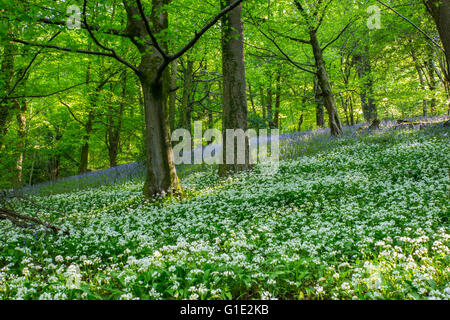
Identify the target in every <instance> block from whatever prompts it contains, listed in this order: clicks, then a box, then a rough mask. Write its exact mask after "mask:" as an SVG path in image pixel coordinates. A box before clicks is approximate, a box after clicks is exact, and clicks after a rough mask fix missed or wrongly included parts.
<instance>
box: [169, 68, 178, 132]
mask: <svg viewBox="0 0 450 320" xmlns="http://www.w3.org/2000/svg"><path fill="white" fill-rule="evenodd" d="M177 69H178V61H177V60H175V61H173V62H172V64H171V70H170V94H169V123H170V131H173V130H175V104H176V101H177V90H176V88H177Z"/></svg>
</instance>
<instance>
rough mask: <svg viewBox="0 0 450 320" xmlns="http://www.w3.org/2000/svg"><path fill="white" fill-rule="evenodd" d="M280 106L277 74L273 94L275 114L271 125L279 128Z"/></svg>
mask: <svg viewBox="0 0 450 320" xmlns="http://www.w3.org/2000/svg"><path fill="white" fill-rule="evenodd" d="M280 106H281V74H280V73H278V75H277V92H276V95H275V114H274V118H273V125H274V127H275V128H277V129H280V127H281V126H280Z"/></svg>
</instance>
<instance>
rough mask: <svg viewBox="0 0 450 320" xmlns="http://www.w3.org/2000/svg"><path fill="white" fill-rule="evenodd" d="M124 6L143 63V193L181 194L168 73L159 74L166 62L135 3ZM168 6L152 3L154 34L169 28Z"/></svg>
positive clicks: (140, 73)
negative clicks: (171, 125)
mask: <svg viewBox="0 0 450 320" xmlns="http://www.w3.org/2000/svg"><path fill="white" fill-rule="evenodd" d="M123 3H124V6H125V9H126V11H127V16H128V19H127V31H128V32H130V33H131V34H133V35H134V37H135V38H137V39H139V40H138V41H136V40H133V43H134V45H135V46H136V47H137V48H138V50H139V52H140V53H141V63H140V65H139V67H138V69H139V70H138V71H137V72H136V74H137V76H138V77H139V81H140V83H141V86H142V91H143V95H144V101H143V105H144V114H145V151H146V160H147V161H146V171H147V174H146V178H145V183H144V190H143V193H144V196H145V197H147V198H152V197H155V196H165V195H166V194H174V193H180V192H181V191H182V188H181V184H180V181H179V179H178V176H177V172H176V169H175V163H174V157H173V151H172V143H171V137H170V126H169V119H168V118H169V112H168V105H167V104H168V96H169V88H170V80H169V77H170V76H169V72H168V70H167V68H166V69H165V70H164V71H163V72H162V73H161V74H158V70H159V69H160V68H161V66H162V65H163V63H164V59H163V57H162V56H161V53H160V52H158V50H157V49H156V48H155V46H153V45H152V43H151V41H149V40H150V39H149V37H148V33H147V32H146V27H145V23H144V21H143V20H142V19H141V18H140V14H139V10H138V8H137V6H136V3H135V1H131V0H124V1H123ZM166 3H167V1H166V0H153V1H152V13H151V16H150V20H151V21H150V22H151V24H152V29H153V32H154V33H155V34H159V33H160V32H161V31H163V30H166V29H167V28H168V24H169V19H168V13H167V11H165V10H164V6H165V4H166ZM159 45H160V47H161V48H162V49H163V50H166V51H167V42H166V41H164V40H161V41H159Z"/></svg>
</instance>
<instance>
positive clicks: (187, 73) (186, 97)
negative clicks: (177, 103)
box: [181, 56, 194, 132]
mask: <svg viewBox="0 0 450 320" xmlns="http://www.w3.org/2000/svg"><path fill="white" fill-rule="evenodd" d="M193 69H194V62H193V61H192V60H191V59H189V56H187V57H186V66H185V69H184V85H183V99H182V100H181V112H182V116H183V117H182V127H183V128H184V129H186V130H188V131H189V132H192V125H191V122H192V120H191V111H192V108H191V104H190V102H191V101H190V97H191V92H192V80H193V78H192V77H193Z"/></svg>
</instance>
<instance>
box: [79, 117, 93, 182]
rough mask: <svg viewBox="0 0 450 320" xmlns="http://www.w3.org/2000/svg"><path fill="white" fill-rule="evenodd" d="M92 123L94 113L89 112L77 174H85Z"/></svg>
mask: <svg viewBox="0 0 450 320" xmlns="http://www.w3.org/2000/svg"><path fill="white" fill-rule="evenodd" d="M93 121H94V111H92V110H91V111H89V114H88V120H87V122H86V124H85V126H84V130H85V133H84V136H83V141H84V143H83V146H82V147H81V156H80V167H79V173H80V174H82V173H86V172H87V171H88V164H89V139H90V136H91V132H92V122H93Z"/></svg>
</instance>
